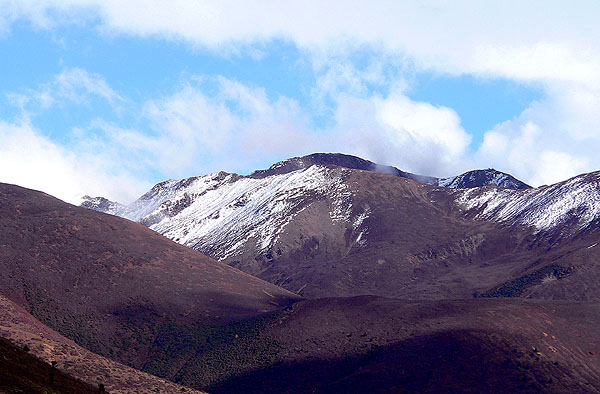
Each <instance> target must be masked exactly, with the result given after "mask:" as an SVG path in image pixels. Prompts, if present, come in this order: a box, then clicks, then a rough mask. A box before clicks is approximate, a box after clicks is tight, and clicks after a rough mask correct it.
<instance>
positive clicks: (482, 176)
mask: <svg viewBox="0 0 600 394" xmlns="http://www.w3.org/2000/svg"><path fill="white" fill-rule="evenodd" d="M437 185H438V186H443V187H448V188H451V189H467V188H472V187H482V186H487V185H496V186H498V187H502V188H505V189H531V186H529V185H528V184H526V183H524V182H521V181H520V180H518V179H517V178H515V177H513V176H512V175H510V174H506V173H504V172H501V171H497V170H494V169H493V168H488V169H487V170H473V171H468V172H465V173H464V174H461V175H458V176H455V177H450V178H441V179H438V182H437Z"/></svg>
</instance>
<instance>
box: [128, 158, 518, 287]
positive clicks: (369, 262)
mask: <svg viewBox="0 0 600 394" xmlns="http://www.w3.org/2000/svg"><path fill="white" fill-rule="evenodd" d="M336 157H337V156H336ZM291 163H296V160H295V159H292V161H291ZM356 163H358V164H360V165H362V164H365V162H364V161H358V162H354V161H353V162H352V163H351V164H352V166H354V167H359V165H358V164H356ZM361 163H362V164H361ZM367 164H368V163H367ZM287 165H288V164H284V165H282V166H280V167H276V168H275V170H276V171H277V173H272V174H267V173H261V174H260V176H250V177H239V176H237V175H234V174H226V173H216V174H210V175H206V176H202V177H194V178H188V179H185V180H182V181H165V182H162V183H160V184H158V185H156V186H155V187H154V188H153V189H152V190H151V191H150V192H148V193H147V194H145V195H144V196H142V197H141V198H140V199H139V200H138V201H136V202H135V203H133V204H132V205H130V206H129V207H127V208H126V209H125V211H123V212H121V214H122V215H124V216H125V217H128V218H130V219H132V220H136V221H139V222H141V223H143V224H146V225H148V226H150V228H151V229H153V230H155V231H158V232H160V233H161V234H164V235H165V236H167V237H169V238H171V239H173V240H175V241H176V242H180V243H182V244H184V245H186V246H189V247H192V248H194V249H197V250H199V251H201V252H203V253H205V254H207V255H210V256H212V257H215V258H217V259H219V260H221V261H224V262H226V263H228V264H230V265H232V266H234V267H238V268H240V269H241V270H243V271H245V272H248V273H250V274H252V275H255V276H258V277H260V278H262V279H265V280H267V281H269V282H271V283H275V284H278V285H280V286H283V287H285V288H287V289H289V290H292V291H294V292H299V293H300V294H302V295H304V296H307V297H312V298H314V297H323V296H333V295H335V296H350V295H359V294H376V295H381V296H388V297H418V298H422V297H425V298H443V297H447V296H453V297H468V296H471V294H472V293H473V292H474V291H476V289H479V288H480V287H481V286H485V285H486V284H487V285H489V286H493V285H494V284H496V282H497V281H498V280H504V279H506V278H505V277H504V276H502V277H501V278H498V275H504V273H503V272H504V271H499V272H490V271H491V270H490V269H482V270H477V269H476V267H477V265H471V263H473V262H480V261H482V258H481V257H482V256H481V255H480V253H487V255H490V254H492V253H496V254H500V255H501V254H503V253H506V252H508V251H509V249H508V248H509V247H508V245H509V244H510V243H512V242H524V239H525V238H526V236H527V233H526V232H515V233H511V232H509V231H506V230H501V229H497V228H495V227H494V226H486V225H484V224H481V223H477V222H473V221H470V220H461V219H458V218H456V217H454V216H451V215H447V214H446V212H445V208H444V209H442V208H440V207H438V206H437V205H436V204H435V203H432V202H431V201H430V197H429V195H428V193H429V192H430V191H431V187H430V186H427V185H424V184H422V183H419V182H416V181H413V180H411V179H407V178H402V177H398V176H395V175H393V174H387V173H380V172H375V171H366V170H359V169H352V168H348V165H349V164H348V163H344V166H342V167H340V166H335V165H331V164H327V165H318V164H312V165H310V166H308V167H306V166H304V167H300V168H299V169H294V168H296V167H298V166H296V165H295V164H294V166H293V167H292V168H291V170H290V171H288V170H289V169H288V170H285V171H283V170H281V168H283V167H285V166H287ZM445 198H446V199H447V200H450V199H451V197H450V196H447V197H445ZM438 254H439V255H440V256H439V257H440V258H438ZM484 257H485V256H484ZM442 260H443V261H442ZM465 270H467V271H472V272H471V273H465V272H463V271H465ZM479 271H482V272H485V274H479V273H478V272H479ZM484 277H487V278H488V279H483V278H484ZM415 278H417V279H418V280H417V279H415ZM442 278H445V279H442ZM482 279H483V280H482ZM439 280H442V281H446V280H448V281H449V283H448V284H445V285H444V286H438V285H437V283H438V281H439ZM494 280H495V282H494Z"/></svg>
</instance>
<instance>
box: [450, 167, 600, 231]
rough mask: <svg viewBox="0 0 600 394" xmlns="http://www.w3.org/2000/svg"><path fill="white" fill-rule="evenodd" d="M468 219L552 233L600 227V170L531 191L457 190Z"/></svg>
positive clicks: (460, 203) (458, 198) (495, 189)
mask: <svg viewBox="0 0 600 394" xmlns="http://www.w3.org/2000/svg"><path fill="white" fill-rule="evenodd" d="M456 196H457V199H456V200H457V202H458V204H459V205H460V206H461V208H462V209H463V210H465V211H466V215H467V216H468V217H472V218H475V219H477V220H487V221H494V222H499V223H503V224H506V225H514V224H520V225H525V226H531V227H533V228H535V230H536V231H538V232H539V231H544V232H549V231H553V230H555V229H565V228H568V231H569V232H577V231H580V230H583V229H586V228H591V227H594V226H596V227H597V225H598V219H600V171H596V172H591V173H589V174H582V175H579V176H576V177H573V178H571V179H568V180H566V181H563V182H559V183H556V184H554V185H550V186H542V187H539V188H535V189H529V190H509V189H497V188H493V187H492V188H480V189H472V190H464V191H457V192H456Z"/></svg>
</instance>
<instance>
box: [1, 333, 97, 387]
mask: <svg viewBox="0 0 600 394" xmlns="http://www.w3.org/2000/svg"><path fill="white" fill-rule="evenodd" d="M0 393H26V394H38V393H39V394H59V393H65V394H92V393H100V390H98V386H97V385H96V386H95V387H94V386H92V385H89V384H86V383H83V382H81V381H79V380H76V379H74V378H72V377H71V376H69V375H66V374H64V373H62V372H61V371H60V370H58V369H57V368H53V367H52V365H49V364H47V363H45V362H43V361H41V360H39V359H38V358H36V357H34V356H32V355H31V354H29V353H27V352H26V351H25V350H24V349H22V348H19V347H17V346H15V345H13V344H12V343H10V342H9V341H7V340H6V339H4V338H0Z"/></svg>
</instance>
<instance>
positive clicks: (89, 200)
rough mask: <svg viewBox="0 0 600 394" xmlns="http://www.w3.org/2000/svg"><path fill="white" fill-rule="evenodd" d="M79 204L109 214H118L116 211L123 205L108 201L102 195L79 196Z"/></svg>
mask: <svg viewBox="0 0 600 394" xmlns="http://www.w3.org/2000/svg"><path fill="white" fill-rule="evenodd" d="M80 206H82V207H84V208H87V209H93V210H94V211H98V212H104V213H108V214H111V215H118V213H119V212H120V211H121V210H122V209H123V208H124V205H122V204H119V203H118V202H115V201H110V200H108V199H106V198H104V197H90V196H83V197H81V203H80Z"/></svg>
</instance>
